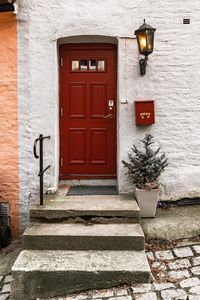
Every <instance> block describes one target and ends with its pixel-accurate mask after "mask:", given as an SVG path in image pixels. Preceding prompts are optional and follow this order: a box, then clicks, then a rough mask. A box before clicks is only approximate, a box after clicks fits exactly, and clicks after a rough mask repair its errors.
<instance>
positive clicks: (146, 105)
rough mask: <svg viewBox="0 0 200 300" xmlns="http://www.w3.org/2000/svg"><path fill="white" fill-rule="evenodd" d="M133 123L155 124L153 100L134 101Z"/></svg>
mask: <svg viewBox="0 0 200 300" xmlns="http://www.w3.org/2000/svg"><path fill="white" fill-rule="evenodd" d="M135 123H136V125H152V124H155V113H154V101H153V100H137V101H135Z"/></svg>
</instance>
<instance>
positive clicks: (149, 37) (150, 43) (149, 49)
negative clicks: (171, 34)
mask: <svg viewBox="0 0 200 300" xmlns="http://www.w3.org/2000/svg"><path fill="white" fill-rule="evenodd" d="M153 40H154V32H153V31H151V30H147V52H148V53H152V52H153Z"/></svg>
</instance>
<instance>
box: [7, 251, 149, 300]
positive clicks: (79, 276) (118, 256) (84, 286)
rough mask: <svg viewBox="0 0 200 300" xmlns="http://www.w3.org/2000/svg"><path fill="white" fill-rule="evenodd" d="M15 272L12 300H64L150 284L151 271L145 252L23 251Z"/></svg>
mask: <svg viewBox="0 0 200 300" xmlns="http://www.w3.org/2000/svg"><path fill="white" fill-rule="evenodd" d="M12 272H13V284H12V292H11V299H12V300H22V299H23V300H33V299H36V298H38V297H41V298H45V297H46V298H48V297H54V296H59V295H61V296H62V295H65V294H68V293H72V292H77V291H79V292H80V291H85V290H90V289H98V288H102V287H104V288H109V287H114V286H118V285H123V284H131V283H133V282H148V281H149V280H150V268H149V265H148V262H147V258H146V255H145V253H144V252H142V251H92V250H90V251H60V250H59V251H58V250H57V251H53V250H43V251H37V250H24V251H22V252H21V254H20V255H19V257H18V259H17V261H16V262H15V264H14V266H13V268H12Z"/></svg>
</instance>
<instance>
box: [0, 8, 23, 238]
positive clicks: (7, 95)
mask: <svg viewBox="0 0 200 300" xmlns="http://www.w3.org/2000/svg"><path fill="white" fill-rule="evenodd" d="M0 41H1V42H0V53H1V63H0V145H1V146H0V159H1V162H0V201H5V202H9V203H10V209H11V224H12V233H13V235H15V236H16V235H17V234H18V232H19V220H18V217H19V212H18V211H19V209H18V199H19V192H18V190H19V176H18V94H17V93H18V91H17V22H16V16H15V15H14V14H13V13H1V14H0Z"/></svg>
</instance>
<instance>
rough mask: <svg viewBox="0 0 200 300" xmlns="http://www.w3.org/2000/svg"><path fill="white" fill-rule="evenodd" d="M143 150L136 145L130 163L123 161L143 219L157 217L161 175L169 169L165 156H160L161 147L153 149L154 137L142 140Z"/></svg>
mask: <svg viewBox="0 0 200 300" xmlns="http://www.w3.org/2000/svg"><path fill="white" fill-rule="evenodd" d="M141 142H142V144H143V150H139V149H138V148H137V147H136V146H135V145H133V147H132V148H131V151H130V152H129V153H128V161H124V160H123V161H122V163H123V165H124V167H125V168H127V169H128V171H127V175H128V177H129V178H130V180H131V182H132V183H133V184H134V186H135V196H136V199H137V202H138V205H139V207H140V211H141V214H140V216H141V217H155V215H156V207H157V202H158V196H159V182H158V178H159V176H160V174H161V173H162V172H163V171H164V169H165V168H166V167H167V165H168V162H167V158H166V156H165V154H164V153H163V154H160V147H159V148H157V149H154V147H153V148H152V145H153V144H154V141H153V136H152V135H151V134H146V135H145V137H144V139H142V140H141Z"/></svg>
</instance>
